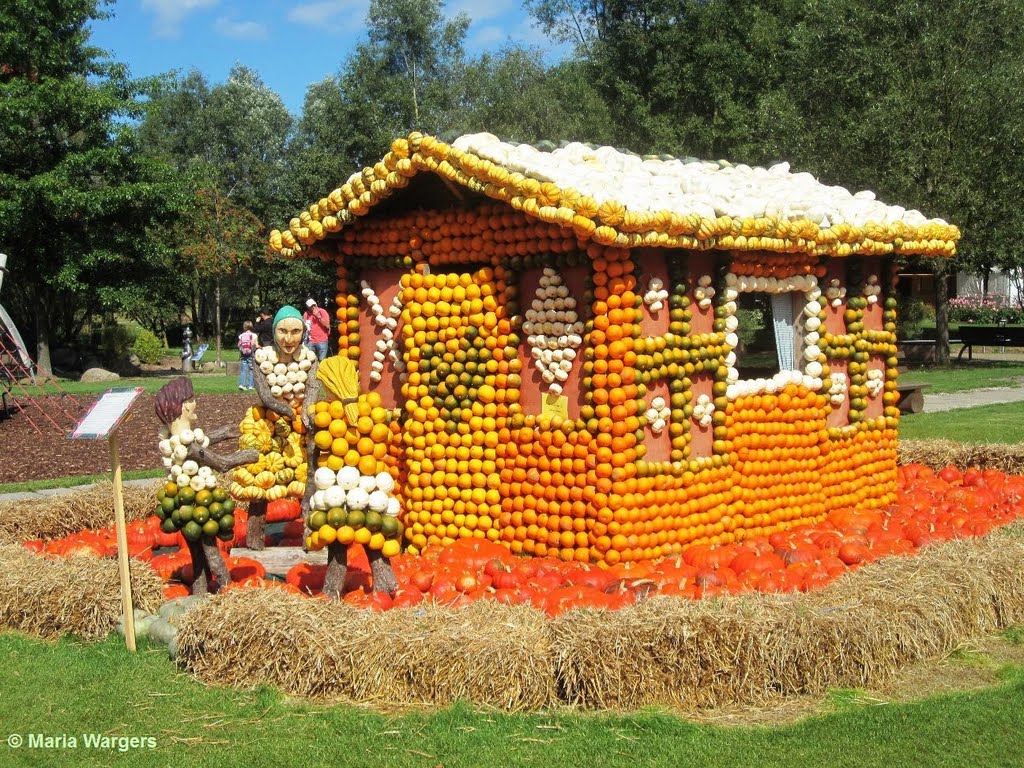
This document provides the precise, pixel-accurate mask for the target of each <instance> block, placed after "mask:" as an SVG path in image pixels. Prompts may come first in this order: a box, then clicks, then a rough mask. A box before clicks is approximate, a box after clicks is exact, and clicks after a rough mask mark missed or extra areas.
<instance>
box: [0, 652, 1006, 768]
mask: <svg viewBox="0 0 1024 768" xmlns="http://www.w3.org/2000/svg"><path fill="white" fill-rule="evenodd" d="M0 658H3V659H4V664H3V666H2V668H0V700H2V707H0V764H2V765H4V766H21V765H25V766H28V765H40V766H41V765H82V766H93V765H95V766H108V765H118V766H164V765H188V766H191V767H192V768H205V767H209V768H222V766H242V765H251V766H270V765H331V766H380V767H381V768H383V767H384V766H425V767H427V766H429V767H433V766H438V765H444V766H446V767H448V768H451V767H453V766H472V767H474V768H476V767H479V768H486V767H487V766H500V767H501V768H505V767H506V766H509V765H513V766H517V767H518V766H541V767H542V768H551V767H552V766H582V765H588V766H616V765H622V766H666V767H669V766H671V767H672V768H675V767H676V766H690V765H699V766H702V767H704V768H714V767H715V766H723V768H724V767H726V766H727V767H728V768H737V767H738V766H763V767H767V766H780V767H785V768H792V766H829V767H830V768H839V767H842V766H851V767H852V766H858V767H859V768H865V767H870V766H879V767H880V768H892V766H902V765H915V766H935V767H940V766H948V767H949V768H963V766H972V768H984V767H985V766H1008V765H1020V764H1022V762H1024V740H1022V738H1021V735H1020V734H1021V733H1022V732H1024V707H1021V706H1020V702H1021V701H1024V670H1022V669H1021V668H1020V667H1016V666H1006V667H1003V668H1002V671H1001V673H1000V679H1001V680H1002V681H1003V682H1002V683H1001V684H1000V685H999V686H997V687H994V688H988V689H983V690H978V691H972V692H970V693H955V694H950V695H944V696H939V697H934V698H930V699H926V700H924V701H920V702H915V703H909V704H886V705H884V706H880V705H879V702H877V701H875V700H871V701H868V702H865V701H864V700H863V697H861V696H857V695H851V692H846V691H837V692H836V693H835V695H833V696H832V697H831V698H830V702H831V704H830V705H826V712H825V714H822V715H819V716H816V717H813V718H810V719H806V720H803V721H800V722H798V723H796V724H793V725H785V726H779V727H766V726H761V727H747V726H744V727H717V726H706V725H695V724H693V723H689V722H687V721H685V720H683V719H681V718H679V717H676V716H674V715H672V714H670V713H666V712H663V711H655V710H646V711H643V712H639V713H626V714H590V713H574V712H562V713H542V714H524V715H506V714H501V713H498V712H493V711H476V710H474V709H473V708H471V707H469V706H455V707H451V708H447V709H444V710H438V711H432V710H423V711H415V712H409V713H404V714H398V713H392V714H380V713H377V712H374V711H372V710H370V709H369V708H363V707H351V706H332V707H323V706H317V705H313V704H309V703H305V702H296V701H289V700H286V699H285V698H284V697H283V696H281V695H280V694H278V693H277V692H275V691H273V690H270V689H267V688H260V689H256V690H254V691H249V692H246V691H238V690H233V689H217V688H208V687H205V686H203V685H200V684H199V683H197V682H196V681H194V680H193V679H192V678H191V677H189V676H188V675H185V674H182V673H180V672H178V671H177V670H176V668H175V667H174V666H173V664H172V663H171V662H170V661H168V660H167V658H166V654H165V653H162V652H160V651H157V650H146V649H142V650H140V652H139V653H137V654H134V655H133V654H130V653H128V652H127V651H125V650H124V648H123V645H122V641H121V640H120V639H118V638H109V639H108V640H106V641H105V642H101V643H96V644H85V643H80V642H76V641H72V640H61V641H59V642H56V643H52V644H50V643H42V642H39V641H35V640H31V639H28V638H26V637H24V636H20V635H15V634H10V633H7V634H0ZM949 663H951V664H955V663H961V662H958V661H957V659H956V658H955V657H954V658H952V659H951V660H950V661H949ZM30 733H32V734H44V735H59V734H72V735H76V737H77V738H78V740H79V742H80V744H81V742H82V734H86V733H101V734H106V735H110V736H127V737H132V736H135V737H152V738H153V739H154V740H155V746H154V747H152V748H150V747H143V748H136V749H129V750H127V751H125V752H123V753H118V752H112V751H110V750H104V749H84V748H82V747H81V746H79V748H77V749H60V748H56V749H53V750H40V749H29V748H28V747H27V746H22V747H21V748H20V749H12V748H11V747H9V746H8V745H7V743H6V742H7V740H8V735H9V734H17V735H18V736H22V737H23V738H26V739H27V737H28V734H30ZM299 756H301V758H300V757H299Z"/></svg>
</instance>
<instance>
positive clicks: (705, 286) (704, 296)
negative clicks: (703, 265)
mask: <svg viewBox="0 0 1024 768" xmlns="http://www.w3.org/2000/svg"><path fill="white" fill-rule="evenodd" d="M714 297H715V289H714V286H712V285H711V275H701V276H700V277H698V278H697V287H696V288H694V289H693V298H695V299H696V300H697V306H698V307H700V308H701V309H707V308H708V307H710V306H711V300H712V299H713V298H714Z"/></svg>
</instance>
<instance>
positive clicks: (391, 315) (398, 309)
mask: <svg viewBox="0 0 1024 768" xmlns="http://www.w3.org/2000/svg"><path fill="white" fill-rule="evenodd" d="M359 286H360V289H361V293H362V295H363V298H364V299H366V303H367V304H369V305H370V312H371V314H372V315H373V321H374V323H376V324H377V327H379V328H380V329H381V338H380V339H378V340H377V343H376V345H375V346H374V350H373V361H372V362H371V363H370V381H372V382H374V383H376V382H379V381H380V380H381V379H382V378H383V376H384V358H385V357H390V358H391V362H392V364H393V365H394V367H395V370H396V371H398V374H399V379H400V380H401V381H403V382H404V381H405V380H406V378H408V375H407V374H406V372H405V361H404V360H402V357H401V355H399V354H398V351H397V350H396V349H395V330H396V329H397V328H398V318H399V317H401V315H402V294H401V293H398V294H396V296H395V298H394V299H392V301H391V306H390V307H389V308H388V311H387V312H385V311H384V307H383V306H382V305H381V303H380V299H379V298H377V294H376V293H375V292H374V290H373V286H371V285H370V284H369V283H368V282H367V281H366V280H360V281H359Z"/></svg>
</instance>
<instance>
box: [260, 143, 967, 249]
mask: <svg viewBox="0 0 1024 768" xmlns="http://www.w3.org/2000/svg"><path fill="white" fill-rule="evenodd" d="M424 172H427V173H432V174H436V175H438V176H440V177H442V178H443V179H445V180H446V181H447V182H450V183H451V184H455V185H459V186H460V187H463V188H465V189H467V190H470V191H472V192H475V193H479V194H482V195H486V196H487V197H490V198H493V199H495V200H499V201H502V202H504V203H506V204H508V205H509V206H511V207H512V208H514V209H516V210H520V211H522V212H523V213H525V214H527V215H528V216H532V217H534V218H536V219H539V220H542V221H546V222H550V223H553V224H558V225H560V226H563V227H567V228H571V229H572V230H574V231H575V234H576V236H577V237H578V238H579V239H580V240H581V241H584V242H590V241H593V242H597V243H600V244H603V245H612V246H617V247H623V248H632V247H638V246H656V247H657V246H660V247H672V248H690V249H701V250H705V249H731V250H762V251H777V252H785V253H800V252H805V253H807V254H808V255H821V254H828V255H833V256H848V255H852V254H865V255H883V254H890V253H895V254H925V255H932V256H952V255H953V253H954V252H955V250H956V242H957V240H958V239H959V237H960V231H959V229H957V227H955V226H953V225H951V224H948V223H947V222H945V221H943V220H942V219H929V218H927V217H926V216H925V215H924V214H922V213H921V212H919V211H916V210H907V209H905V208H902V207H900V206H898V205H887V204H885V203H882V202H880V201H879V200H876V199H875V195H874V193H873V192H868V191H863V192H856V193H852V192H850V191H849V190H847V189H844V188H843V187H838V186H829V185H826V184H822V183H821V182H819V181H817V180H816V179H815V178H814V177H813V176H811V175H810V174H809V173H793V172H792V171H791V170H790V167H789V164H788V163H778V164H776V165H773V166H771V167H769V168H759V167H751V166H747V165H740V164H737V165H734V164H731V163H728V162H725V161H718V162H705V161H696V160H681V159H677V158H666V157H665V156H660V157H659V158H653V157H647V158H642V157H640V156H637V155H634V154H631V153H627V152H622V151H619V150H617V149H614V148H612V147H593V146H591V145H586V144H581V143H578V142H576V143H571V144H567V145H565V146H563V147H561V148H559V149H553V150H551V151H543V150H541V149H538V148H536V147H533V146H530V145H527V144H511V143H508V142H503V141H501V140H500V139H498V138H497V137H495V136H493V135H491V134H489V133H476V134H470V135H466V136H462V137H460V138H458V139H457V140H456V141H455V142H453V143H452V144H446V143H444V142H443V141H440V140H439V139H437V138H435V137H433V136H426V135H423V134H420V133H412V134H410V135H409V136H408V137H406V138H401V139H396V140H395V141H394V142H393V143H392V145H391V151H390V152H388V153H387V155H385V156H384V157H383V158H382V159H381V160H380V162H378V163H376V164H375V165H373V166H372V167H367V168H364V169H363V170H362V171H361V172H357V173H354V174H353V175H352V176H351V177H350V178H349V179H348V180H347V181H346V182H345V183H344V184H343V185H342V186H341V187H339V188H338V189H335V190H334V191H332V192H331V193H330V194H329V195H328V196H327V197H325V198H322V199H321V200H319V201H317V202H316V203H314V204H313V205H311V206H310V207H309V208H308V209H307V210H305V211H302V212H301V213H300V214H299V215H298V216H296V217H295V218H293V219H292V220H291V221H290V222H289V227H288V229H287V230H285V231H283V232H280V231H277V230H275V231H274V232H272V233H271V236H270V245H271V247H272V248H273V249H274V250H275V251H277V252H279V253H280V254H282V255H283V256H286V257H294V256H299V255H300V254H301V253H302V252H303V251H305V250H306V249H308V248H309V247H311V246H315V244H316V243H317V242H318V241H320V240H323V239H324V238H327V237H330V236H331V234H332V233H336V232H339V231H341V230H342V229H343V228H345V227H346V226H348V225H349V224H351V223H352V222H353V221H355V220H356V219H357V218H358V217H360V216H363V215H365V214H367V213H369V212H370V211H371V210H372V209H373V208H374V207H375V206H376V205H377V204H378V203H380V202H381V201H383V200H385V199H387V198H388V197H390V196H391V195H393V194H394V193H395V192H396V191H397V190H400V189H402V188H403V187H405V186H407V185H408V184H409V182H410V180H411V179H412V178H413V177H415V176H417V175H419V174H421V173H424Z"/></svg>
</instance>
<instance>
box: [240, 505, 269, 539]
mask: <svg viewBox="0 0 1024 768" xmlns="http://www.w3.org/2000/svg"><path fill="white" fill-rule="evenodd" d="M266 527H267V502H266V500H265V499H259V500H257V501H250V502H249V519H248V520H247V521H246V524H245V546H247V547H248V548H249V549H254V550H257V551H261V550H262V549H263V548H264V546H265V542H266Z"/></svg>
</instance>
